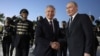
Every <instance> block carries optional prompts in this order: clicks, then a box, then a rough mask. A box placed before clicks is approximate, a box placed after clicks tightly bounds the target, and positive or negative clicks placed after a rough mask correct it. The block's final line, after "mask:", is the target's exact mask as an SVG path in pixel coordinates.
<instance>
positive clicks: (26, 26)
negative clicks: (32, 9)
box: [14, 9, 34, 56]
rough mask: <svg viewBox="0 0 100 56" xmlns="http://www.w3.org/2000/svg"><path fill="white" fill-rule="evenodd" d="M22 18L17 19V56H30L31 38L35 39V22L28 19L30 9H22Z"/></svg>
mask: <svg viewBox="0 0 100 56" xmlns="http://www.w3.org/2000/svg"><path fill="white" fill-rule="evenodd" d="M20 15H21V17H22V18H20V19H18V20H16V22H15V25H16V26H15V27H16V38H15V44H14V45H15V47H16V54H15V56H28V52H29V46H30V40H31V39H33V37H34V36H33V34H34V32H33V23H32V22H31V21H29V20H28V19H27V17H28V10H27V9H22V10H21V11H20Z"/></svg>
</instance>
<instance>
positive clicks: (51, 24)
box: [50, 21, 53, 31]
mask: <svg viewBox="0 0 100 56" xmlns="http://www.w3.org/2000/svg"><path fill="white" fill-rule="evenodd" d="M50 27H51V30H52V31H53V23H52V21H50Z"/></svg>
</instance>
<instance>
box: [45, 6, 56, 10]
mask: <svg viewBox="0 0 100 56" xmlns="http://www.w3.org/2000/svg"><path fill="white" fill-rule="evenodd" d="M47 8H53V9H54V10H55V7H54V6H53V5H48V6H47V7H46V9H47Z"/></svg>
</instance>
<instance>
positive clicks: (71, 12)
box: [66, 1, 78, 16]
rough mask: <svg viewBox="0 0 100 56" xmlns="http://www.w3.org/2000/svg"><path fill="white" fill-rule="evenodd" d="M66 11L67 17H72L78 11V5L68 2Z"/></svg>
mask: <svg viewBox="0 0 100 56" xmlns="http://www.w3.org/2000/svg"><path fill="white" fill-rule="evenodd" d="M66 11H67V13H68V15H69V16H73V15H74V14H75V13H76V12H77V11H78V5H77V3H76V2H74V1H70V2H68V3H67V5H66Z"/></svg>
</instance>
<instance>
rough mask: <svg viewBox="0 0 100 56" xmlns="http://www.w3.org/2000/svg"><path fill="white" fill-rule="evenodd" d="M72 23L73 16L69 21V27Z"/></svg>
mask: <svg viewBox="0 0 100 56" xmlns="http://www.w3.org/2000/svg"><path fill="white" fill-rule="evenodd" d="M71 23H72V17H71V18H70V21H69V27H70V25H71Z"/></svg>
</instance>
